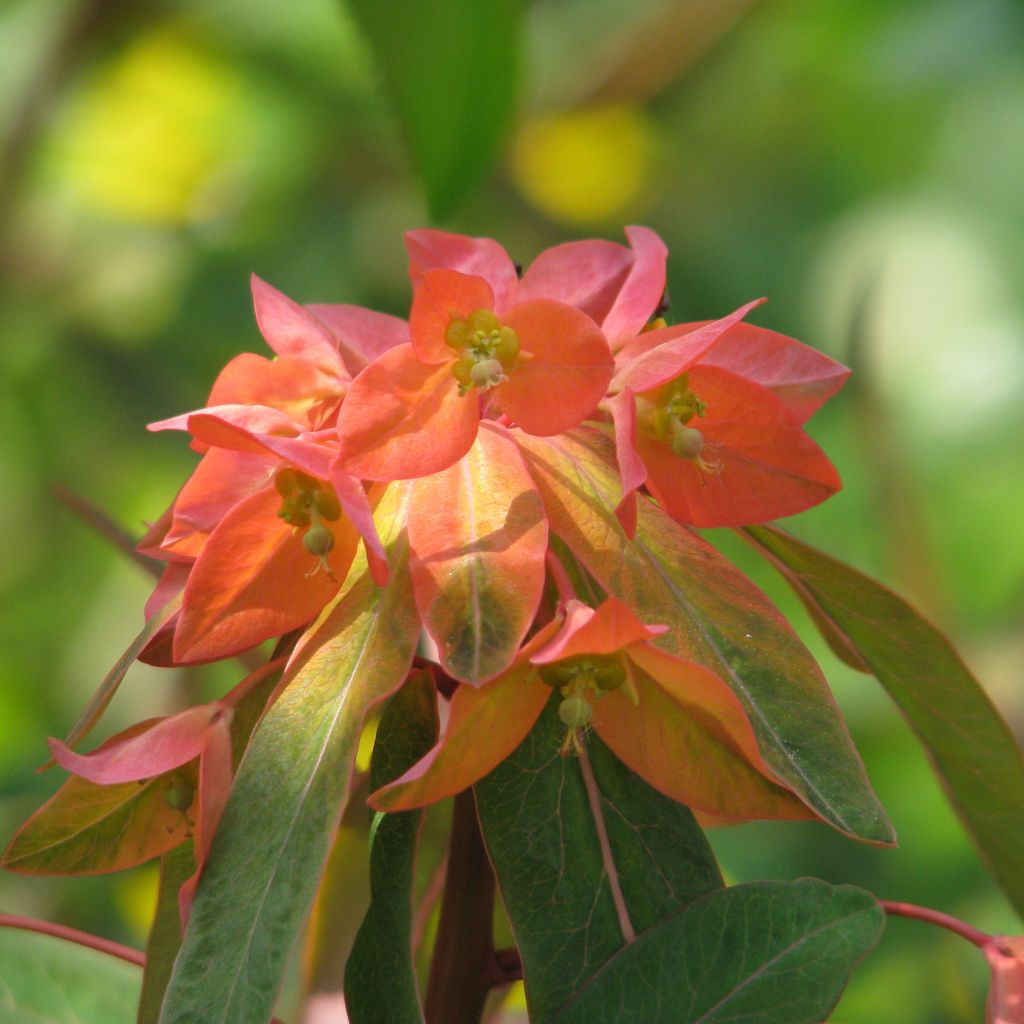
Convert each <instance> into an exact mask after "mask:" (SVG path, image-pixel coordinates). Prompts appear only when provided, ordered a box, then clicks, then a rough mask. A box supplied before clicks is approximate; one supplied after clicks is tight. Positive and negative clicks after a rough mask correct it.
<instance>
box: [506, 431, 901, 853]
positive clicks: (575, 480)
mask: <svg viewBox="0 0 1024 1024" xmlns="http://www.w3.org/2000/svg"><path fill="white" fill-rule="evenodd" d="M515 437H516V440H517V441H518V443H519V445H520V448H521V449H523V453H524V457H525V459H526V464H527V468H528V469H529V470H530V474H531V476H532V477H533V479H534V481H535V482H536V484H537V487H538V489H539V490H540V492H541V497H542V498H543V499H544V506H545V508H546V509H547V513H548V520H549V522H550V524H551V530H552V532H553V533H555V534H557V535H558V536H560V537H561V539H562V540H564V541H565V542H566V544H567V545H568V547H569V548H570V550H571V551H572V553H573V555H574V556H575V557H576V558H577V559H578V560H579V561H580V562H581V563H582V564H583V565H584V567H585V568H586V569H587V570H588V571H589V572H590V573H592V574H593V576H594V577H595V579H596V580H597V582H598V583H599V584H600V585H601V587H603V588H604V589H605V591H607V592H608V593H610V594H612V595H614V596H615V597H617V598H618V599H619V600H620V601H623V602H624V603H626V604H628V605H629V606H630V607H631V608H633V610H634V611H635V612H636V613H637V615H638V617H639V618H640V619H641V621H644V622H651V623H662V624H664V625H667V626H669V627H670V628H669V632H667V633H665V634H664V636H661V637H658V638H657V639H656V640H655V641H654V643H655V644H656V645H657V646H658V647H660V648H662V649H663V650H666V651H668V652H669V653H670V654H675V655H677V656H678V657H682V658H685V659H687V660H689V661H694V662H697V663H698V664H701V665H704V666H705V667H707V668H709V669H710V670H711V671H712V672H714V673H715V675H717V676H718V677H719V678H721V679H722V680H724V681H725V682H726V683H727V684H728V685H729V687H730V688H731V689H732V690H733V692H735V693H736V695H737V696H738V697H739V698H740V700H741V701H742V702H743V706H744V708H745V710H746V712H747V715H748V717H749V718H750V721H751V724H752V725H753V727H754V733H755V735H756V736H757V741H758V747H759V749H760V751H761V754H762V756H763V757H764V759H765V761H766V763H767V764H768V766H769V768H770V770H771V772H772V774H773V775H774V776H776V777H777V778H779V779H781V780H782V782H783V783H784V784H785V785H786V786H787V787H789V788H791V789H792V790H793V791H794V792H797V793H799V794H800V796H801V798H802V799H804V800H806V801H807V803H808V804H809V805H810V806H812V807H813V808H814V809H815V811H816V812H817V813H818V814H819V815H820V816H821V817H822V818H824V819H825V820H826V821H828V822H829V823H830V824H831V825H833V826H834V827H835V828H838V829H839V830H841V831H843V832H846V833H848V834H851V835H855V836H857V837H859V838H862V839H865V840H867V841H869V842H878V843H891V842H892V841H893V839H894V835H893V831H892V826H891V825H890V824H889V821H888V819H887V818H886V816H885V812H884V810H883V809H882V807H881V805H880V804H879V803H878V800H877V797H876V796H875V795H874V793H873V792H872V791H871V787H870V785H869V783H868V781H867V777H866V774H865V772H864V767H863V765H862V763H861V761H860V757H859V756H858V754H857V751H856V749H855V748H854V746H853V743H852V741H851V740H850V736H849V733H848V731H847V729H846V725H845V723H844V722H843V720H842V716H841V715H840V713H839V711H838V709H837V708H836V706H835V702H834V701H833V699H832V696H831V694H830V693H829V690H828V686H827V684H826V683H825V680H824V678H823V677H822V674H821V670H820V669H819V668H818V666H817V664H816V663H815V661H814V659H813V658H812V657H811V655H810V653H809V652H808V651H807V649H806V648H805V647H804V646H803V644H802V643H801V642H800V640H799V639H798V637H797V636H796V634H795V633H794V632H793V630H792V628H791V627H790V626H789V625H788V623H786V621H785V619H783V617H782V616H781V614H780V613H779V612H778V610H777V609H776V608H775V607H774V606H773V605H772V604H771V602H770V601H769V600H768V599H767V597H765V595H764V594H763V593H761V591H759V590H758V589H757V588H756V587H755V586H754V585H753V583H751V582H750V580H748V579H747V578H746V577H745V576H744V575H743V574H742V573H741V572H740V571H739V570H738V569H736V568H735V567H734V566H733V565H732V564H731V563H730V562H728V561H727V560H726V559H725V558H724V557H723V556H721V555H720V554H719V553H718V552H717V551H715V550H714V549H713V548H712V547H711V546H710V545H708V544H707V543H706V542H704V541H703V540H701V539H700V538H699V537H697V536H696V535H694V534H693V533H692V532H691V531H689V530H687V529H686V528H685V527H682V526H680V525H679V524H677V523H675V522H673V521H672V520H671V519H669V518H668V517H667V516H666V515H665V514H664V513H663V512H661V510H660V509H658V508H656V507H655V506H654V505H653V503H651V502H650V501H649V500H647V499H643V498H642V499H641V500H640V502H639V520H638V527H637V537H636V540H635V541H632V542H631V541H628V540H627V538H626V536H625V534H624V533H623V531H622V527H621V526H620V524H619V522H618V520H617V519H616V518H615V515H614V512H613V511H612V509H613V508H614V506H615V504H616V502H617V501H618V499H619V493H620V491H619V482H618V474H617V473H616V472H615V468H614V452H613V451H612V447H611V443H610V441H609V439H608V438H606V437H605V436H603V435H602V434H601V433H600V432H599V431H597V430H593V429H586V428H585V429H581V430H578V431H575V432H573V433H572V434H571V435H567V436H563V437H560V438H557V439H551V440H548V439H544V440H540V439H537V438H532V437H530V436H529V435H527V434H523V433H516V434H515Z"/></svg>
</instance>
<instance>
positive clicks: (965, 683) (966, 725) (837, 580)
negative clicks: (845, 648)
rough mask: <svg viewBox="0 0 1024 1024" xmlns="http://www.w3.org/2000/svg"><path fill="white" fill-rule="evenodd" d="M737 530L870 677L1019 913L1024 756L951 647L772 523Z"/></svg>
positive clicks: (877, 589)
mask: <svg viewBox="0 0 1024 1024" xmlns="http://www.w3.org/2000/svg"><path fill="white" fill-rule="evenodd" d="M743 532H744V533H745V535H746V536H747V537H748V538H749V539H750V540H752V541H753V542H754V546H755V547H756V548H757V550H758V551H759V552H760V553H761V554H762V555H764V556H765V557H767V558H768V560H769V561H770V562H771V563H772V564H773V565H774V566H775V567H776V568H777V569H778V570H779V572H781V573H782V575H783V577H784V578H785V579H786V580H787V581H788V582H789V583H790V584H791V585H792V586H793V588H794V589H795V590H796V593H797V595H798V596H799V597H800V599H801V600H802V601H803V602H804V604H805V605H807V607H808V608H809V609H811V610H813V611H814V612H815V619H816V621H818V620H821V619H823V620H825V621H826V622H828V623H829V624H830V625H831V627H832V629H833V630H834V632H835V633H836V634H838V635H839V637H840V638H841V641H842V643H844V644H847V645H849V646H850V647H852V648H853V649H854V650H855V651H856V652H857V654H858V656H859V657H860V658H862V659H863V661H864V663H865V664H866V665H867V666H868V668H869V670H870V671H871V672H872V673H873V674H874V675H875V676H877V677H878V680H879V682H880V683H881V684H882V685H883V686H884V687H885V689H886V690H887V691H888V693H889V696H890V697H892V699H893V700H894V701H895V702H896V706H897V707H898V708H899V709H900V711H901V712H903V715H904V716H905V717H906V719H907V721H908V722H909V723H910V725H911V727H912V728H913V730H914V732H915V733H916V734H917V736H918V739H920V741H921V743H922V744H923V745H924V748H925V750H927V751H928V754H929V756H930V758H931V761H932V764H933V765H934V766H935V769H936V772H937V773H938V776H939V779H940V780H941V781H942V783H943V785H944V787H945V789H946V792H947V793H948V795H949V798H950V801H951V803H952V805H953V807H954V808H955V809H956V812H957V814H959V815H960V818H961V819H962V820H963V822H964V824H965V826H966V827H967V830H968V832H969V833H970V834H971V836H972V837H973V839H974V841H975V843H976V844H977V846H978V849H979V850H980V852H981V855H982V857H983V858H984V859H985V860H986V861H987V862H988V866H989V868H990V870H991V872H992V875H993V877H994V878H995V879H996V880H997V881H998V882H999V884H1000V885H1001V886H1002V887H1003V889H1004V891H1005V892H1006V894H1007V896H1009V898H1010V900H1011V901H1012V902H1013V904H1014V906H1015V907H1016V908H1017V911H1018V912H1019V913H1022V914H1024V755H1022V752H1021V747H1020V745H1019V744H1018V742H1017V741H1016V739H1015V738H1014V736H1013V733H1012V732H1011V731H1010V728H1009V727H1008V726H1007V724H1006V722H1004V721H1003V719H1002V717H1001V716H1000V714H999V712H998V711H997V710H996V708H995V707H994V706H993V705H992V702H991V701H990V700H989V698H988V696H987V694H986V693H985V691H984V690H983V689H982V688H981V686H980V685H979V684H978V682H977V680H976V679H975V678H974V676H972V675H971V673H970V671H969V670H968V669H967V667H966V666H965V665H964V663H963V662H962V661H961V660H960V656H959V655H958V654H957V653H956V651H955V650H954V649H953V647H952V645H951V644H950V643H949V641H948V640H947V639H946V638H945V637H944V636H943V635H942V634H941V633H940V632H939V631H938V630H937V629H936V628H935V627H934V626H932V625H931V624H930V623H929V622H927V621H926V620H925V619H923V618H922V617H921V616H920V614H918V612H916V611H915V610H914V609H913V608H911V607H910V605H908V604H907V603H906V601H904V600H903V599H902V598H900V597H897V596H896V595H895V594H894V593H892V591H890V590H887V589H886V588H885V587H883V586H882V585H881V584H880V583H877V582H875V581H874V580H872V579H870V578H869V577H867V576H864V575H863V574H861V573H859V572H857V571H856V570H855V569H852V568H850V567H849V566H848V565H844V564H843V563H842V562H840V561H838V560H837V559H835V558H832V557H831V556H830V555H826V554H825V553H824V552H821V551H817V550H816V549H815V548H812V547H810V546H809V545H807V544H804V543H803V542H802V541H799V540H797V539H796V538H795V537H792V536H790V535H789V534H787V533H784V532H783V531H782V530H779V529H778V528H776V527H771V526H758V527H749V528H747V529H746V530H745V531H743Z"/></svg>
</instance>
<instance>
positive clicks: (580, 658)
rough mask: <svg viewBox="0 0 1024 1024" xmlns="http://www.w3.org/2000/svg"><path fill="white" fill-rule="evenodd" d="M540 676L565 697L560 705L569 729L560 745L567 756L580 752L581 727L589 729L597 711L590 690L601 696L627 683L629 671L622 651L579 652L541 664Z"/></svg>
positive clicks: (560, 716)
mask: <svg viewBox="0 0 1024 1024" xmlns="http://www.w3.org/2000/svg"><path fill="white" fill-rule="evenodd" d="M540 677H541V679H542V680H543V681H544V682H545V683H547V684H548V686H550V687H552V689H557V690H559V691H560V692H561V694H562V697H563V698H564V699H563V700H562V702H561V703H560V704H559V705H558V717H559V718H561V720H562V723H563V724H564V725H565V730H566V731H565V739H564V740H563V741H562V745H561V747H559V752H560V753H561V754H562V755H563V756H565V755H569V754H579V752H580V749H581V748H580V735H581V730H583V731H585V730H586V729H587V727H588V726H589V725H590V720H591V718H592V717H593V714H594V709H593V707H592V706H591V703H590V700H589V699H588V697H587V696H586V691H587V690H590V691H592V693H593V695H594V696H595V697H596V698H598V699H600V698H601V697H603V696H604V695H605V694H606V693H608V692H610V691H611V690H617V689H618V688H619V687H620V686H622V685H623V684H624V683H626V679H627V672H626V666H625V665H624V663H623V661H622V657H621V656H620V655H618V654H578V655H574V656H573V657H571V658H565V659H564V660H562V661H556V662H553V663H552V664H550V665H542V666H540Z"/></svg>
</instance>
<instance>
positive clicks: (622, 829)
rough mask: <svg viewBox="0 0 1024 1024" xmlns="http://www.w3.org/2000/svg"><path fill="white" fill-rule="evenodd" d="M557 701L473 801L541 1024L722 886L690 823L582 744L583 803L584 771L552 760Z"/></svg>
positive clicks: (600, 750) (560, 729)
mask: <svg viewBox="0 0 1024 1024" xmlns="http://www.w3.org/2000/svg"><path fill="white" fill-rule="evenodd" d="M559 699H560V698H559V697H558V696H557V695H555V696H553V697H552V700H551V703H550V704H549V705H548V707H547V709H546V710H545V712H544V714H543V715H542V716H541V718H540V719H539V721H538V723H537V725H536V727H535V728H534V730H533V732H531V733H530V735H529V736H528V737H527V738H526V740H525V741H524V742H523V743H522V745H521V746H520V747H519V749H518V750H516V752H515V753H514V754H513V755H512V756H511V757H510V758H508V759H507V760H506V761H504V762H503V763H502V764H501V765H499V766H498V767H497V768H496V769H495V770H494V771H493V772H491V774H490V775H488V776H487V777H486V778H484V779H483V780H481V781H480V782H479V783H478V784H477V785H476V787H475V790H474V792H475V794H476V800H477V808H478V811H479V815H480V823H481V827H482V830H483V835H484V840H485V842H486V844H487V849H488V852H489V854H490V857H491V861H492V863H493V865H494V869H495V873H496V874H497V877H498V882H499V884H500V886H501V891H502V897H503V900H504V903H505V906H506V909H507V910H508V914H509V918H510V919H511V922H512V927H513V929H514V931H515V934H516V939H517V942H518V945H519V950H520V954H521V956H522V959H523V968H524V973H525V978H526V991H527V999H528V1002H529V1005H530V1012H531V1019H536V1020H546V1019H556V1018H555V1017H553V1016H552V1015H554V1014H556V1012H557V1011H558V1009H559V1008H560V1007H561V1006H563V1005H564V1004H565V1003H566V1002H567V1000H569V999H570V998H571V996H572V994H573V992H574V991H575V990H576V989H577V988H579V986H580V985H581V984H583V983H584V982H585V981H586V980H587V979H588V978H590V977H591V976H592V975H593V974H594V973H595V972H596V971H598V970H599V969H600V968H601V967H602V966H603V965H604V964H605V963H606V962H607V961H608V960H609V959H610V958H611V957H613V956H615V954H617V953H619V952H620V951H621V950H622V949H623V947H625V946H626V945H628V944H629V943H630V942H632V941H634V939H635V938H636V936H638V935H640V934H641V933H643V932H645V931H646V930H647V929H649V928H652V927H653V926H654V925H656V924H657V923H658V922H659V921H661V920H663V919H664V918H665V917H666V916H668V915H670V914H672V913H674V912H677V911H679V910H680V909H681V908H682V907H684V906H686V904H688V903H689V902H691V901H692V900H694V899H696V898H698V897H700V896H703V895H704V894H705V893H708V892H711V891H713V890H714V889H717V888H718V887H719V886H721V884H722V882H721V876H720V875H719V872H718V868H717V865H716V864H715V861H714V857H713V856H712V853H711V850H710V848H709V847H708V844H707V840H706V839H705V838H704V835H703V833H702V832H701V830H700V828H699V827H698V826H697V824H696V822H695V821H694V819H693V815H692V814H691V813H690V811H689V810H688V809H687V808H685V807H683V806H682V805H681V804H677V803H675V802H674V801H672V800H669V799H667V798H666V797H663V796H662V795H661V794H660V793H658V792H656V791H655V790H653V789H651V788H650V787H649V786H648V785H647V784H646V783H645V782H643V781H642V780H641V779H639V778H638V777H637V776H635V775H634V774H633V773H632V772H630V771H629V770H628V769H626V768H625V767H624V766H623V765H622V764H621V763H620V762H619V761H618V760H617V759H616V758H615V757H614V756H613V755H612V754H611V753H610V751H608V749H607V748H606V747H605V746H604V745H603V744H602V743H601V741H600V739H598V738H597V737H596V736H591V737H590V738H589V739H588V741H587V744H586V754H587V758H588V763H589V766H590V770H591V771H592V779H593V786H592V788H591V791H590V793H589V794H588V785H587V783H586V781H585V776H584V765H583V762H582V759H579V758H576V757H563V756H561V755H560V754H559V753H558V748H559V745H560V744H561V741H562V737H563V735H564V733H565V726H564V725H562V723H561V721H560V720H559V718H558V714H557V704H558V701H559ZM592 797H593V802H592V799H591V798H592ZM602 836H603V837H604V839H602ZM616 902H619V903H620V907H619V910H618V911H617V909H616ZM623 915H624V916H623ZM635 1019H637V1020H639V1019H645V1018H639V1017H638V1018H635ZM651 1019H654V1018H651Z"/></svg>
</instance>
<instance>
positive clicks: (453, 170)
mask: <svg viewBox="0 0 1024 1024" xmlns="http://www.w3.org/2000/svg"><path fill="white" fill-rule="evenodd" d="M349 6H350V8H351V10H352V12H353V14H354V15H355V17H356V20H357V21H358V22H359V24H360V26H361V27H362V29H363V31H364V33H365V35H366V37H367V39H368V40H369V43H370V46H371V48H372V50H373V55H374V57H375V59H376V63H377V67H378V69H379V72H380V75H381V78H382V79H383V82H384V86H385V88H386V90H387V92H388V94H389V95H390V98H391V101H392V103H393V105H394V108H395V110H396V112H397V114H398V117H399V120H400V122H401V127H402V130H403V134H404V135H405V136H406V140H407V144H408V146H409V149H410V151H411V153H412V158H413V161H414V162H415V164H416V165H417V166H418V168H419V172H420V176H421V177H422V179H423V184H424V186H425V188H426V193H427V201H428V204H429V206H430V212H431V216H432V217H433V218H434V220H435V221H436V220H439V219H441V218H443V217H445V216H446V215H447V214H449V213H450V212H451V211H452V210H453V209H454V208H455V206H456V205H457V204H458V203H459V202H460V201H461V200H462V199H463V197H464V196H465V195H466V193H467V192H468V191H469V190H470V189H472V187H473V186H474V185H475V184H476V183H477V182H478V181H479V180H480V179H481V178H482V177H483V175H484V174H485V173H486V171H487V170H488V168H489V167H490V165H491V163H492V162H493V160H494V158H495V155H496V153H497V151H498V147H499V145H500V143H501V141H502V138H503V136H504V133H505V128H506V126H507V124H508V121H509V118H510V116H511V114H512V107H513V101H514V99H515V93H516V83H517V79H518V69H519V50H520V46H521V41H522V39H521V37H522V20H523V4H522V2H521V0H488V2H487V3H466V2H465V0H433V2H431V3H422V2H421V0H388V2H387V3H382V2H381V0H349Z"/></svg>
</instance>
